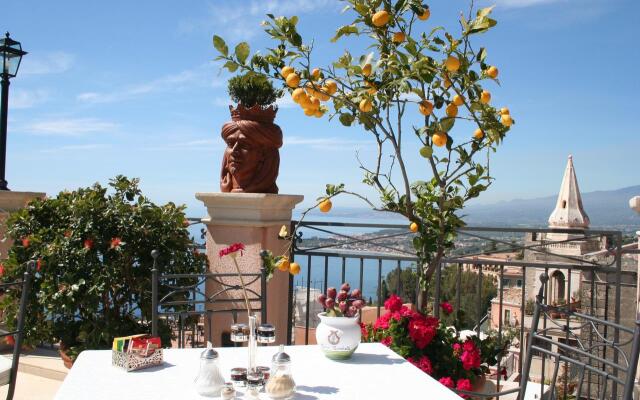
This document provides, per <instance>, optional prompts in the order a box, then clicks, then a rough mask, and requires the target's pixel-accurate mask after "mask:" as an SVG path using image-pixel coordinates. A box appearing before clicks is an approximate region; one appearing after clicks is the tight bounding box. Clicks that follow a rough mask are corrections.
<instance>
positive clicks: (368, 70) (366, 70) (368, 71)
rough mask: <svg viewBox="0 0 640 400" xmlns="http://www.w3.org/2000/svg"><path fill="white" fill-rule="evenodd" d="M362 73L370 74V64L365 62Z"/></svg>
mask: <svg viewBox="0 0 640 400" xmlns="http://www.w3.org/2000/svg"><path fill="white" fill-rule="evenodd" d="M362 75H364V76H369V75H371V64H365V65H364V67H362Z"/></svg>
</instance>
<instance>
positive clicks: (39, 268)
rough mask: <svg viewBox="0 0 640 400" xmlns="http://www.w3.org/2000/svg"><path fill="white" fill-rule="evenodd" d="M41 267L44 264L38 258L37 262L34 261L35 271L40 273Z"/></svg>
mask: <svg viewBox="0 0 640 400" xmlns="http://www.w3.org/2000/svg"><path fill="white" fill-rule="evenodd" d="M43 265H44V262H43V261H42V259H41V258H38V260H37V261H36V271H38V272H40V270H41V269H42V266H43Z"/></svg>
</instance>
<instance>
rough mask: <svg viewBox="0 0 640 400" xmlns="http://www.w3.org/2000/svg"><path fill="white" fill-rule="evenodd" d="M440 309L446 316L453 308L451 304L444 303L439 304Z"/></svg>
mask: <svg viewBox="0 0 640 400" xmlns="http://www.w3.org/2000/svg"><path fill="white" fill-rule="evenodd" d="M440 308H442V311H444V313H445V314H447V315H449V314H451V313H452V312H453V307H452V306H451V304H449V303H447V302H446V301H444V302H442V303H440Z"/></svg>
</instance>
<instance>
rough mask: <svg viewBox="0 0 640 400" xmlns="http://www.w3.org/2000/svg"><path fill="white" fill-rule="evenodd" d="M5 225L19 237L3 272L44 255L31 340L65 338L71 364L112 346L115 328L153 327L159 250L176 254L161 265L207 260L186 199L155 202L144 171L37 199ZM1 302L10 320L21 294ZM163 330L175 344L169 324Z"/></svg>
mask: <svg viewBox="0 0 640 400" xmlns="http://www.w3.org/2000/svg"><path fill="white" fill-rule="evenodd" d="M7 225H8V228H7V229H8V231H7V232H8V234H9V236H10V237H11V238H12V239H13V240H14V244H13V246H12V247H11V249H10V251H9V254H8V259H7V260H5V261H4V264H3V266H2V272H3V273H2V276H1V277H0V280H1V281H12V280H14V279H16V278H17V277H19V276H21V275H22V273H23V272H24V271H23V269H24V264H25V262H26V261H27V260H32V259H37V272H36V273H35V275H34V278H33V283H32V285H33V286H32V290H31V293H30V300H29V307H27V314H26V317H25V330H24V332H25V337H24V341H25V343H26V344H34V345H35V344H38V343H41V342H44V343H60V350H61V353H62V354H63V357H64V358H65V364H66V365H68V366H69V365H70V363H71V362H73V360H74V359H75V358H76V357H77V355H78V353H79V352H80V351H82V350H84V349H109V348H111V345H112V340H113V338H114V337H116V336H125V335H130V334H134V333H145V332H149V331H150V323H149V321H150V318H151V295H150V293H151V268H152V264H153V260H152V257H151V251H152V250H154V249H158V250H159V251H160V253H161V257H163V258H165V259H167V260H171V262H170V263H166V267H165V268H164V270H163V273H185V274H186V273H196V272H202V271H204V270H206V269H207V259H206V256H205V255H203V254H199V253H198V252H197V250H196V249H195V247H194V243H193V241H192V239H191V237H190V235H189V232H188V230H187V227H188V221H187V220H186V219H185V215H184V206H176V205H175V204H173V203H168V204H166V205H163V206H158V205H156V204H154V203H152V202H151V201H150V200H149V199H148V198H147V197H145V196H143V195H142V193H141V191H140V189H139V188H138V180H137V179H127V178H125V177H123V176H117V177H116V178H115V179H113V180H111V181H110V183H109V188H108V189H107V188H105V187H102V186H101V185H99V184H95V185H93V186H92V187H88V188H81V189H77V190H75V191H71V192H70V191H64V192H61V193H59V194H58V196H56V197H50V198H46V199H35V200H33V201H31V202H30V203H29V205H28V206H27V207H25V208H24V209H22V210H19V211H17V212H15V213H13V214H12V215H11V216H10V217H9V219H8V221H7ZM1 305H2V307H3V308H4V309H5V312H7V314H8V317H9V318H8V320H9V323H10V325H11V324H13V325H11V327H12V328H13V327H14V325H15V315H16V312H17V307H16V305H17V301H16V299H15V294H13V295H7V296H5V298H4V299H2V304H1ZM161 334H162V336H163V342H164V343H165V344H168V341H169V340H170V331H169V328H168V327H166V326H161Z"/></svg>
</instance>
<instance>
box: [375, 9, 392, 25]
mask: <svg viewBox="0 0 640 400" xmlns="http://www.w3.org/2000/svg"><path fill="white" fill-rule="evenodd" d="M389 17H390V16H389V13H388V12H386V11H384V10H382V11H378V12H377V13H375V14H373V16H372V17H371V22H372V23H373V24H374V25H375V26H377V27H378V28H381V27H383V26H385V25H386V24H388V23H389Z"/></svg>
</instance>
